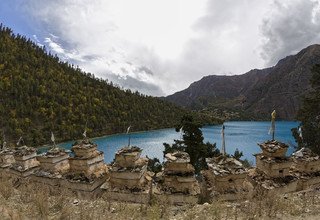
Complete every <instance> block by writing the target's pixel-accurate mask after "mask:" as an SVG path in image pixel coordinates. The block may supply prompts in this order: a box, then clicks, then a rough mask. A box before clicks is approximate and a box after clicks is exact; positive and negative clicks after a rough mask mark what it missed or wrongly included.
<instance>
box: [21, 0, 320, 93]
mask: <svg viewBox="0 0 320 220" xmlns="http://www.w3.org/2000/svg"><path fill="white" fill-rule="evenodd" d="M20 7H22V9H21V10H23V11H24V13H25V14H28V15H29V19H30V21H32V24H33V26H34V30H35V32H36V33H35V34H36V36H37V39H38V41H39V42H38V43H41V44H45V45H46V46H47V47H48V48H49V49H50V50H51V51H52V52H54V53H57V54H58V55H59V57H61V58H62V59H64V60H67V61H69V62H72V63H74V64H75V65H79V66H80V67H81V68H83V69H84V70H85V71H89V72H91V73H94V74H95V75H96V76H97V77H102V78H108V79H109V80H112V81H114V82H115V83H117V84H119V85H120V86H123V87H125V88H130V89H133V90H136V89H138V90H139V91H140V92H143V93H146V94H149V95H156V96H161V95H167V94H170V93H173V92H175V91H178V90H181V89H184V88H186V87H187V86H188V85H189V84H190V83H192V82H193V81H196V80H199V79H201V78H202V77H203V76H205V75H209V74H241V73H244V72H247V71H249V70H250V69H253V68H264V67H266V66H268V65H273V64H274V63H275V62H276V61H277V60H278V59H280V58H282V57H284V56H287V55H289V54H292V53H294V52H297V51H298V50H300V49H302V48H303V47H305V46H307V45H309V44H311V43H316V42H317V41H318V40H319V34H318V33H320V32H319V27H320V25H319V22H320V19H319V4H317V3H316V1H315V0H290V1H289V0H282V1H280V0H266V1H256V0H238V1H234V0H224V1H221V0H188V1H181V0H161V1H157V0H135V1H131V0H77V1H74V0H55V1H50V0H29V1H27V2H26V3H25V4H24V5H23V6H20Z"/></svg>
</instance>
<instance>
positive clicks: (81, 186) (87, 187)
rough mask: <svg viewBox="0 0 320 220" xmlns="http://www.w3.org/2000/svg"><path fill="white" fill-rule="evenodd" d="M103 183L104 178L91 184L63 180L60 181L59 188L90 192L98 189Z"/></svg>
mask: <svg viewBox="0 0 320 220" xmlns="http://www.w3.org/2000/svg"><path fill="white" fill-rule="evenodd" d="M105 181H106V177H101V178H97V179H95V180H94V181H92V182H81V181H72V180H68V179H63V180H62V181H61V187H65V188H68V189H72V190H81V191H87V192H91V191H94V190H95V189H97V188H98V187H100V186H101V185H102V184H103V183H104V182H105Z"/></svg>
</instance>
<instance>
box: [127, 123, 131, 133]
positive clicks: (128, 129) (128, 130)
mask: <svg viewBox="0 0 320 220" xmlns="http://www.w3.org/2000/svg"><path fill="white" fill-rule="evenodd" d="M130 128H131V125H130V126H129V127H128V128H127V134H129V132H130Z"/></svg>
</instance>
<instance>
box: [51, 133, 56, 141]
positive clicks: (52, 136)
mask: <svg viewBox="0 0 320 220" xmlns="http://www.w3.org/2000/svg"><path fill="white" fill-rule="evenodd" d="M51 141H52V142H53V143H54V141H55V139H54V134H53V132H51Z"/></svg>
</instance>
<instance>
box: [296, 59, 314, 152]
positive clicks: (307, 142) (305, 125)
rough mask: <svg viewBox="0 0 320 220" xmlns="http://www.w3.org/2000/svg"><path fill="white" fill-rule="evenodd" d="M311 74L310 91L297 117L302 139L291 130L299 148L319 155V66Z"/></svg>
mask: <svg viewBox="0 0 320 220" xmlns="http://www.w3.org/2000/svg"><path fill="white" fill-rule="evenodd" d="M312 72H313V76H312V79H311V85H312V90H311V91H310V93H309V94H308V95H307V96H306V97H305V98H304V100H303V105H302V108H301V109H300V110H299V112H298V117H297V118H298V120H299V121H301V130H302V138H301V137H300V135H299V134H298V129H293V135H294V137H295V139H296V141H297V142H298V143H300V147H302V146H306V147H308V148H310V149H311V150H312V151H313V152H315V153H317V154H320V65H319V64H317V65H315V66H314V67H313V69H312Z"/></svg>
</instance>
